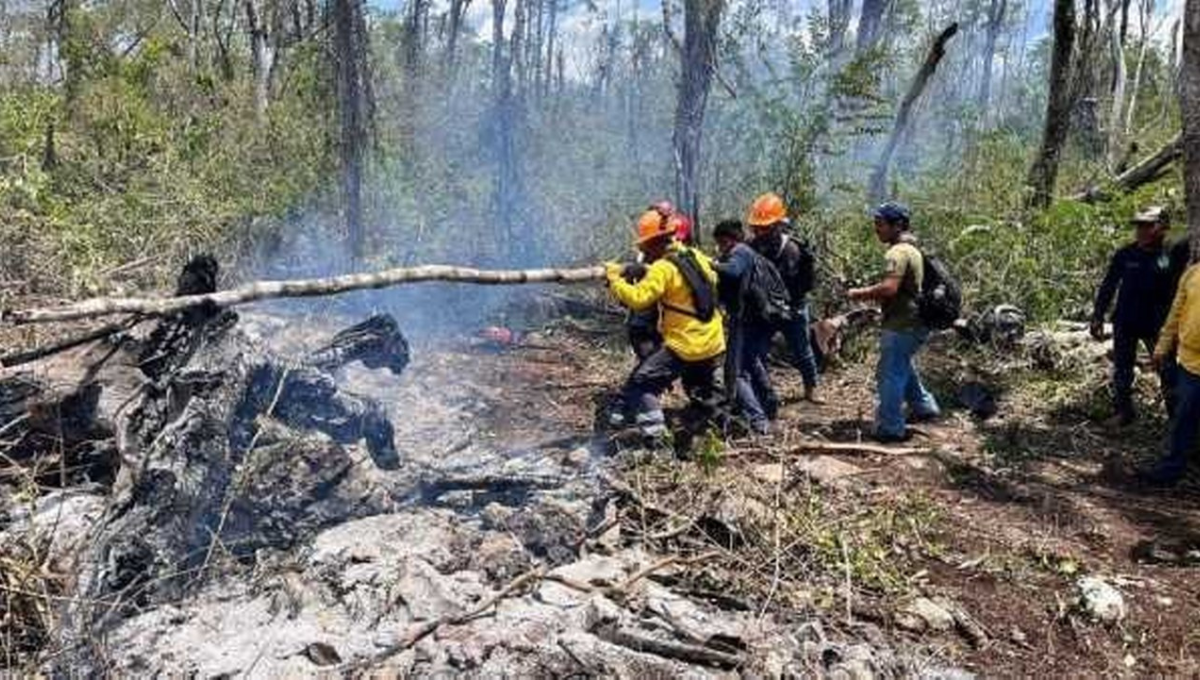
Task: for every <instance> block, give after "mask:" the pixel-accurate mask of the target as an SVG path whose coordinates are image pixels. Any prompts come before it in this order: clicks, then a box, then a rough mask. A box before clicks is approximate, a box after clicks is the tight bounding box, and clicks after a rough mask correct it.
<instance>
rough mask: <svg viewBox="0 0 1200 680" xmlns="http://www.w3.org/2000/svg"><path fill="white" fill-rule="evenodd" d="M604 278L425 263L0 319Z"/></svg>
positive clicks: (585, 271) (596, 273)
mask: <svg viewBox="0 0 1200 680" xmlns="http://www.w3.org/2000/svg"><path fill="white" fill-rule="evenodd" d="M603 278H604V268H603V267H585V268H582V269H525V270H481V269H468V268H464V267H451V266H447V265H424V266H420V267H402V268H397V269H386V270H384V271H380V272H371V273H365V274H345V275H342V276H333V277H329V278H322V279H297V280H292V281H258V282H255V283H250V284H247V285H245V286H242V287H240V288H234V289H232V290H224V291H219V292H216V293H208V294H204V295H186V296H181V297H173V298H95V299H92V300H84V301H83V302H79V303H76V304H73V305H67V306H65V307H57V308H42V309H26V310H0V322H7V323H12V324H29V323H49V322H54V321H75V320H79V319H95V318H99V317H103V316H111V315H114V314H145V315H149V316H162V315H165V314H173V313H175V312H180V311H183V310H185V309H192V308H195V307H207V308H210V309H220V308H225V307H234V306H237V305H244V304H247V303H250V302H255V301H258V300H268V299H273V298H288V297H317V296H322V295H336V294H338V293H346V292H349V291H352V290H366V289H372V288H387V287H390V286H396V285H400V284H404V283H426V282H431V281H448V282H457V283H474V284H481V285H491V286H501V285H515V284H522V283H582V282H585V281H598V280H601V279H603Z"/></svg>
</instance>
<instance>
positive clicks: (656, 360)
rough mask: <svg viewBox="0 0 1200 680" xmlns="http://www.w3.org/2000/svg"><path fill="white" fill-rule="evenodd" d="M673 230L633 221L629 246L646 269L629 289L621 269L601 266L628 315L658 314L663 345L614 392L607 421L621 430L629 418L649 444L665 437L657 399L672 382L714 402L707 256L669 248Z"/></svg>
mask: <svg viewBox="0 0 1200 680" xmlns="http://www.w3.org/2000/svg"><path fill="white" fill-rule="evenodd" d="M676 226H677V225H675V224H672V223H671V219H670V218H669V217H667V216H664V215H662V214H661V213H660V212H658V211H657V210H648V211H646V212H645V213H643V214H642V216H641V217H640V218H639V219H638V225H637V227H638V236H637V242H636V244H637V248H638V250H639V251H641V253H642V256H643V257H644V259H645V262H646V265H647V267H646V273H645V276H644V277H642V279H641V280H640V281H638V282H637V283H630V282H629V281H627V280H626V279H625V276H624V273H625V266H624V265H622V264H619V263H616V262H610V263H608V264H607V265H605V269H606V274H607V278H608V285H609V290H611V291H612V294H613V297H615V298H616V299H617V301H618V302H620V303H621V304H623V305H625V306H626V307H628V308H629V309H631V310H633V311H635V312H638V311H644V310H649V309H657V310H658V314H659V321H658V329H659V331H660V332H661V333H662V337H663V344H662V346H661V347H659V348H658V349H657V350H656V351H654V352H653V353H652V354H650V355H649V356H647V357H646V358H644V359H642V360H641V361H640V362H639V363H638V365H637V367H636V368H634V370H633V373H631V374H630V376H629V379H628V380H627V381H626V382H625V387H624V388H623V390H622V394H621V399H622V408H621V409H620V410H617V411H614V412H613V413H612V414H611V418H610V421H611V423H612V424H613V425H616V426H621V425H625V424H627V423H628V422H629V419H630V416H632V417H633V421H634V422H635V423H636V424H637V425H638V427H639V428H641V430H642V433H643V434H645V435H647V436H649V437H654V438H658V437H661V436H662V435H664V434H666V431H667V428H666V418H665V416H664V414H663V410H662V405H661V403H660V402H659V395H660V394H661V393H662V392H664V391H666V390H667V388H669V387H670V386H671V384H672V383H674V382H675V380H676V379H682V381H683V385H684V389H685V391H686V392H687V394H688V397H689V398H690V399H692V400H693V401H698V402H700V405H702V406H705V407H709V406H711V404H712V403H713V402H715V401H716V398H717V389H716V371H717V368H718V366H720V364H721V358H722V357H721V355H722V354H723V353H724V352H725V332H724V329H723V327H722V322H721V315H720V313H719V312H718V311H717V308H716V307H717V306H716V283H717V275H716V272H715V271H714V269H713V266H712V262H711V261H710V260H709V259H708V257H707V256H705V255H704V254H703V253H701V252H698V251H696V250H693V249H691V248H688V247H687V246H685V245H683V244H681V243H679V242H678V241H676V239H675V229H676Z"/></svg>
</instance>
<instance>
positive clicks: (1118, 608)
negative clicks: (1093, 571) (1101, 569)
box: [1075, 576, 1128, 624]
mask: <svg viewBox="0 0 1200 680" xmlns="http://www.w3.org/2000/svg"><path fill="white" fill-rule="evenodd" d="M1075 589H1076V591H1077V592H1078V595H1079V599H1078V606H1079V610H1080V611H1082V612H1083V613H1084V614H1085V615H1087V616H1088V617H1090V618H1092V619H1094V620H1096V621H1100V622H1101V623H1107V624H1113V623H1117V622H1118V621H1121V620H1122V619H1124V618H1125V615H1126V614H1127V613H1128V610H1127V609H1126V606H1125V598H1124V596H1122V595H1121V591H1119V590H1117V589H1116V588H1115V587H1113V586H1112V585H1111V584H1109V583H1108V582H1107V581H1105V580H1104V579H1102V578H1100V577H1097V576H1085V577H1083V578H1081V579H1079V580H1078V581H1076V582H1075Z"/></svg>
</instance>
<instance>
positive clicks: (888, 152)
mask: <svg viewBox="0 0 1200 680" xmlns="http://www.w3.org/2000/svg"><path fill="white" fill-rule="evenodd" d="M955 33H958V24H957V23H953V24H950V25H949V26H947V27H946V28H945V29H944V30H943V31H942V32H941V33H940V34H939V35H938V37H937V38H936V39H935V40H934V41H933V46H932V47H930V48H929V54H927V55H926V56H925V62H924V63H923V64H921V69H920V70H919V71H917V74H916V75H915V76H913V80H912V83H911V84H910V85H909V86H908V92H907V93H905V95H904V99H903V100H901V102H900V108H899V109H897V111H896V121H895V123H894V124H893V125H892V134H891V135H890V136H889V137H888V142H887V145H886V146H884V149H883V153H882V155H880V157H879V162H878V163H876V164H875V170H874V171H872V172H871V180H870V186H869V188H868V190H867V191H868V195H869V198H870V200H871V202H872V203H877V202H879V201H882V200H883V199H884V198H885V197H886V196H887V193H888V191H887V176H888V167H889V166H890V165H891V163H892V154H894V153H895V152H896V147H897V146H899V144H900V138H901V136H902V135H903V134H904V132H905V130H906V129H907V128H908V119H909V117H910V116H911V115H912V108H913V105H914V104H916V103H917V100H918V99H920V98H921V93H923V92H924V91H925V86H926V85H928V84H929V79H930V77H932V76H933V73H934V71H936V70H937V67H938V64H939V63H940V62H941V61H942V57H944V56H946V43H947V42H949V41H950V39H951V38H953V37H954V34H955Z"/></svg>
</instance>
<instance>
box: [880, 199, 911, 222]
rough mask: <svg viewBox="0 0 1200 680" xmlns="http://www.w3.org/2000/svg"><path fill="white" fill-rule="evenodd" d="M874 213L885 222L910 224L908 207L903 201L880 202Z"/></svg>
mask: <svg viewBox="0 0 1200 680" xmlns="http://www.w3.org/2000/svg"><path fill="white" fill-rule="evenodd" d="M872 214H873V216H875V217H878V218H880V219H882V220H884V221H885V222H889V223H896V222H900V223H903V224H908V217H909V212H908V207H907V206H905V205H904V204H903V203H896V202H895V201H888V202H887V203H880V204H879V207H877V208H875V211H874V212H873V213H872Z"/></svg>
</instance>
